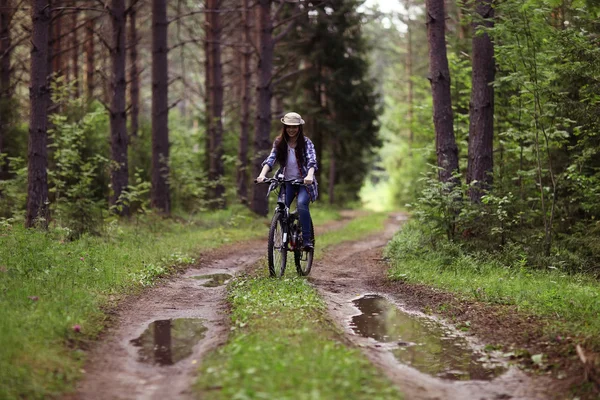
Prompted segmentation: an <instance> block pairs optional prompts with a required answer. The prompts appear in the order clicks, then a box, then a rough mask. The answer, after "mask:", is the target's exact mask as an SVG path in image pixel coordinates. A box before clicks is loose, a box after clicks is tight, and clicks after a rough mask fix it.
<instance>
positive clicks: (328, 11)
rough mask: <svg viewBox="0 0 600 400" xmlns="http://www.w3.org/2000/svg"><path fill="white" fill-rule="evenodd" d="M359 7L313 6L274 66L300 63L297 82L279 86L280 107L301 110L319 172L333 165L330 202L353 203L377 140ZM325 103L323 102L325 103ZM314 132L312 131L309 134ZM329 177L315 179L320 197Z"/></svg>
mask: <svg viewBox="0 0 600 400" xmlns="http://www.w3.org/2000/svg"><path fill="white" fill-rule="evenodd" d="M359 5H360V2H359V1H356V0H344V1H342V0H334V1H329V2H328V3H327V4H324V3H323V4H318V5H316V6H315V10H314V12H313V13H311V15H307V16H306V18H300V19H298V21H297V28H296V29H295V30H294V31H293V32H292V33H291V34H290V35H288V36H287V37H286V42H285V43H284V44H283V45H282V46H278V47H280V48H282V49H283V50H282V52H284V51H285V52H286V53H284V54H282V56H281V57H280V58H279V63H280V64H282V65H287V64H288V60H289V59H290V57H292V58H296V57H301V58H302V59H303V60H305V62H306V64H308V65H313V66H315V67H314V68H306V70H305V71H304V73H303V74H302V75H301V78H300V79H299V80H298V82H294V81H292V80H290V81H289V82H286V83H284V88H283V89H282V90H283V91H284V92H287V93H290V94H291V95H290V96H286V98H285V101H286V102H287V103H286V104H285V106H286V107H290V108H292V109H298V110H305V111H303V112H302V114H303V115H305V116H306V118H305V119H307V120H308V121H309V123H307V125H306V126H305V128H306V133H307V136H308V137H310V138H311V140H313V141H314V142H315V146H316V147H317V151H318V152H319V153H318V154H320V155H322V156H321V159H320V160H318V162H319V167H320V168H321V171H328V170H329V168H330V166H332V165H335V177H334V182H333V183H335V195H334V196H335V202H336V203H337V204H345V203H347V202H349V201H354V200H356V199H357V194H358V191H359V189H360V187H361V185H362V182H363V180H364V178H365V176H366V175H367V173H368V166H369V165H370V164H371V162H372V160H373V156H374V150H373V149H374V148H375V147H377V146H378V145H379V144H380V143H379V140H378V137H377V130H378V129H379V126H378V121H377V119H378V116H379V114H380V112H381V110H380V107H379V95H378V94H377V93H376V91H375V81H376V79H375V78H373V77H371V78H369V77H368V74H369V63H368V61H367V60H368V45H367V42H366V40H365V37H364V34H363V30H362V21H361V18H362V16H361V14H360V13H359V12H358V7H359ZM297 43H301V45H300V46H298V44H297ZM325 98H326V100H325ZM311 130H314V131H311ZM329 179H330V178H329V176H328V175H327V174H325V173H322V174H321V175H320V181H319V183H320V188H321V190H320V192H321V193H322V194H323V195H326V192H327V191H326V190H325V188H327V187H328V185H329Z"/></svg>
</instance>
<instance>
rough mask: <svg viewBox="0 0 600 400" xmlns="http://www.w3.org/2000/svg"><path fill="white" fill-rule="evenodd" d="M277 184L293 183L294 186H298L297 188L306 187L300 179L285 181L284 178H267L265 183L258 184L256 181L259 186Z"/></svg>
mask: <svg viewBox="0 0 600 400" xmlns="http://www.w3.org/2000/svg"><path fill="white" fill-rule="evenodd" d="M273 182H276V183H278V184H282V183H291V184H292V185H297V186H304V181H303V180H300V179H283V178H265V180H264V181H262V182H257V181H256V179H255V180H254V183H255V184H257V185H260V184H263V183H269V184H270V183H273Z"/></svg>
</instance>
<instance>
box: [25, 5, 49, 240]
mask: <svg viewBox="0 0 600 400" xmlns="http://www.w3.org/2000/svg"><path fill="white" fill-rule="evenodd" d="M31 20H32V26H33V30H32V34H31V43H32V47H31V70H30V75H31V78H30V87H29V97H30V100H31V103H30V108H31V111H30V116H29V146H28V151H27V154H28V165H27V168H28V176H27V215H26V220H25V226H26V227H28V228H31V227H33V226H34V225H35V224H36V222H39V223H41V224H42V226H44V227H47V226H48V219H49V216H50V213H49V209H48V175H47V172H46V169H47V168H48V149H47V142H48V136H47V128H48V103H49V90H48V36H49V33H50V32H49V31H50V4H49V2H48V0H34V1H33V4H32V8H31Z"/></svg>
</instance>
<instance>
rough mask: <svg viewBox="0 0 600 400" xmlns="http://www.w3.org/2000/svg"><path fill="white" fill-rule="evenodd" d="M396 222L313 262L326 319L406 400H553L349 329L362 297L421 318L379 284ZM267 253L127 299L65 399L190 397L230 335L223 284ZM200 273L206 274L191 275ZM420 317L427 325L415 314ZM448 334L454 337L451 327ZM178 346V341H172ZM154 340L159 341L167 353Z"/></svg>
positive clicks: (398, 292) (230, 260)
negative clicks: (456, 374)
mask: <svg viewBox="0 0 600 400" xmlns="http://www.w3.org/2000/svg"><path fill="white" fill-rule="evenodd" d="M346 222H347V220H346V221H338V222H336V223H333V224H329V225H328V226H326V227H324V228H323V229H327V230H329V229H339V228H341V227H342V226H343V225H344V224H345V223H346ZM401 222H402V216H399V217H398V216H396V217H395V218H391V219H390V220H389V223H388V224H387V226H386V229H385V231H384V232H381V233H379V234H377V235H374V236H373V237H370V238H366V239H365V240H361V241H359V242H356V243H346V244H342V245H338V246H336V247H335V248H333V249H330V250H329V251H328V252H327V254H326V256H325V257H324V259H322V260H320V261H318V262H316V264H315V265H314V268H313V272H312V275H311V277H310V282H312V283H313V284H314V285H315V286H316V288H317V289H318V290H319V292H320V293H321V295H322V296H323V298H324V299H325V300H326V302H327V304H328V309H329V312H330V314H331V317H332V320H333V321H334V322H335V323H336V324H337V325H338V326H339V327H340V328H341V330H342V331H343V332H344V335H345V336H346V337H347V339H348V340H349V341H350V342H352V343H353V344H355V345H356V346H360V347H361V348H363V350H364V352H365V354H366V355H367V357H368V358H369V359H370V360H371V361H372V362H373V363H374V364H375V365H377V366H378V367H380V369H381V370H382V372H383V373H385V374H386V375H387V376H388V377H389V378H391V379H392V380H393V381H394V382H395V383H397V384H398V385H399V387H400V389H401V391H402V392H404V393H405V394H406V398H407V399H550V398H551V396H550V395H549V394H548V392H547V388H548V387H550V385H549V383H550V382H549V381H546V380H544V379H541V378H538V379H532V378H530V377H528V376H527V375H526V374H524V373H523V372H521V371H519V370H518V369H516V368H509V369H508V370H507V371H506V372H504V373H502V374H500V375H499V376H498V377H496V378H495V379H492V380H489V379H488V380H481V381H479V380H477V381H457V380H449V379H441V378H440V377H435V376H432V374H427V373H423V372H420V371H419V370H418V369H416V368H413V367H408V366H406V365H405V363H401V362H399V361H398V358H397V357H396V356H395V354H397V352H396V353H395V351H396V350H397V349H398V347H399V345H398V343H397V342H394V343H392V344H390V343H382V342H381V341H378V340H374V339H373V337H371V338H368V337H363V336H361V335H359V334H357V333H356V326H354V327H353V325H352V321H354V320H353V317H356V316H357V315H360V312H359V310H358V308H357V306H356V304H357V303H356V301H357V299H358V298H360V297H361V296H364V295H365V294H371V295H375V294H377V295H380V296H382V298H385V299H387V301H389V302H390V304H393V305H394V307H396V306H397V307H398V309H399V310H404V311H408V312H409V313H413V314H415V315H417V314H419V313H418V312H416V311H415V310H416V309H417V308H419V307H422V306H423V304H427V301H424V299H423V296H419V295H418V294H415V293H416V292H415V291H414V288H413V290H411V291H410V296H409V295H408V292H406V293H405V292H403V290H402V287H400V288H399V287H398V286H397V285H389V284H388V283H387V282H386V280H385V278H384V276H385V269H386V265H385V263H384V262H382V258H381V257H382V251H383V247H384V245H385V244H386V243H387V241H388V240H389V239H390V238H391V237H392V235H393V233H394V232H395V231H396V230H397V229H398V228H399V226H400V225H401ZM321 231H322V230H321ZM317 235H319V230H318V231H317ZM264 255H265V243H264V240H260V241H253V242H247V243H244V244H235V245H230V246H227V247H225V248H221V249H219V250H217V251H213V252H211V253H209V254H207V255H205V256H204V257H203V258H202V259H201V260H200V262H199V263H198V264H197V265H196V266H194V267H191V268H190V269H188V270H187V271H186V272H185V273H183V274H180V275H178V276H175V277H173V278H171V279H169V280H168V281H166V282H164V283H162V284H161V285H159V286H156V287H154V288H151V289H148V290H147V291H145V292H144V293H143V294H141V295H140V296H138V297H132V298H130V299H128V300H126V301H125V302H124V304H122V305H121V306H120V309H119V310H118V313H117V315H118V317H117V318H116V319H115V321H114V323H113V324H112V327H111V328H110V329H109V330H108V332H107V333H106V334H105V337H104V338H103V339H102V340H101V341H100V342H99V343H98V344H97V345H96V346H95V348H94V349H92V350H91V354H90V357H89V362H88V363H87V365H86V367H85V375H84V376H85V378H84V379H83V380H82V382H81V384H80V385H79V387H78V391H77V393H76V394H75V395H72V396H69V397H68V398H69V399H185V398H190V397H191V392H190V387H191V385H192V383H193V381H194V378H195V373H196V370H197V366H198V364H199V362H200V360H201V359H202V357H203V356H204V355H205V354H206V353H207V352H208V351H210V350H212V349H214V348H216V347H217V346H219V345H221V344H222V343H224V342H225V341H226V340H227V337H228V333H229V325H228V321H229V318H228V315H227V304H226V300H225V296H226V286H225V285H223V283H224V282H226V280H227V278H228V277H229V276H234V275H236V274H239V273H242V272H244V271H247V270H249V269H250V268H251V267H252V266H253V265H255V264H256V263H257V262H258V261H259V260H260V259H261V258H262V257H264ZM214 274H219V275H218V276H217V277H216V278H215V279H211V278H210V277H207V275H214ZM199 276H202V277H203V278H200V279H198V277H199ZM217 278H220V279H217ZM213 282H214V283H215V284H214V285H212V284H211V283H213ZM376 314H377V313H375V315H376ZM417 317H418V318H429V319H430V320H431V318H430V317H427V316H424V315H422V314H420V315H417ZM369 318H370V317H369ZM375 318H377V317H375ZM178 321H179V322H178ZM436 323H437V322H436ZM442 325H443V324H442ZM149 327H152V328H151V329H150V328H149ZM446 328H447V330H448V331H453V332H455V333H456V329H453V327H451V326H447V327H446ZM455 336H456V337H459V339H460V340H462V341H463V342H464V343H467V344H468V347H472V348H473V349H477V348H479V349H480V348H481V346H480V343H478V342H477V339H476V338H474V337H466V336H465V335H461V334H460V332H458V333H457V334H456V335H455ZM463 336H465V337H463ZM146 339H150V340H146ZM442 339H446V338H442ZM177 340H178V342H177V343H179V344H177V345H172V343H175V342H176V341H177ZM436 340H438V341H439V338H438V339H436ZM383 342H385V340H383ZM161 343H165V346H164V348H163V347H161ZM436 343H437V342H436ZM413 344H414V343H406V344H405V345H407V346H408V347H411V346H412V345H413ZM403 345H404V344H403ZM413 347H414V346H413ZM417 347H418V346H417ZM415 348H416V347H415Z"/></svg>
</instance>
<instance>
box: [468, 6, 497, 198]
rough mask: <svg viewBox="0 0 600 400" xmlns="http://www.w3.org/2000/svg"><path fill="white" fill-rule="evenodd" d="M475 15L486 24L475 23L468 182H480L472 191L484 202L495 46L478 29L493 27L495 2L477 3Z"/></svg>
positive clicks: (490, 157)
mask: <svg viewBox="0 0 600 400" xmlns="http://www.w3.org/2000/svg"><path fill="white" fill-rule="evenodd" d="M475 12H476V13H477V14H478V15H479V16H481V18H483V21H479V20H475V21H474V23H473V31H474V32H473V33H474V34H473V54H472V63H473V71H472V82H473V86H472V90H471V103H470V116H469V117H470V118H469V119H470V124H469V162H468V167H467V183H471V182H474V181H477V183H476V184H475V185H474V186H473V187H472V188H471V189H470V190H469V197H470V198H471V201H472V202H474V203H479V202H480V201H481V196H482V195H483V191H484V190H486V189H489V188H490V186H491V184H492V178H493V175H492V174H493V167H494V152H493V150H494V87H493V86H492V85H491V83H492V82H493V81H494V75H495V63H494V45H493V44H492V41H491V39H490V37H489V35H488V34H487V33H484V34H477V33H476V31H477V29H478V27H480V26H484V27H487V28H489V27H492V26H493V24H494V22H493V18H494V9H493V7H492V0H478V1H477V3H476V8H475Z"/></svg>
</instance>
